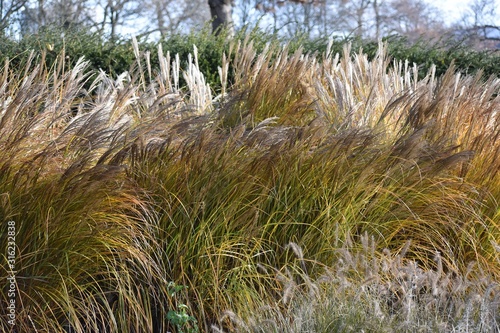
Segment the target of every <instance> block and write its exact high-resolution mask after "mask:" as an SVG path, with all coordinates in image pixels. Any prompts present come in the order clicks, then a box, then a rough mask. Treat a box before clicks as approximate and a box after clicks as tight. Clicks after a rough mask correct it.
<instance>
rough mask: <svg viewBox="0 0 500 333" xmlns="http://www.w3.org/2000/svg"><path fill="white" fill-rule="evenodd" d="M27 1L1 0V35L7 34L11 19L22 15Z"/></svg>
mask: <svg viewBox="0 0 500 333" xmlns="http://www.w3.org/2000/svg"><path fill="white" fill-rule="evenodd" d="M26 3H27V0H0V35H3V34H5V30H6V29H7V27H8V26H9V24H10V22H11V19H12V18H13V17H14V16H15V15H17V14H19V13H20V11H21V10H22V9H23V7H24V5H25V4H26Z"/></svg>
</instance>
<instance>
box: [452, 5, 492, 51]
mask: <svg viewBox="0 0 500 333" xmlns="http://www.w3.org/2000/svg"><path fill="white" fill-rule="evenodd" d="M497 20H498V11H497V6H496V4H495V1H494V0H475V1H474V2H473V3H472V4H471V5H470V6H469V9H468V11H467V12H466V13H465V14H464V16H463V17H462V21H461V23H459V24H458V25H457V26H456V27H455V28H456V33H457V35H458V36H459V37H460V38H464V39H466V40H467V41H468V43H469V44H470V45H471V46H473V47H475V48H478V49H491V48H494V49H498V48H499V42H500V26H498V24H497V23H498V21H497Z"/></svg>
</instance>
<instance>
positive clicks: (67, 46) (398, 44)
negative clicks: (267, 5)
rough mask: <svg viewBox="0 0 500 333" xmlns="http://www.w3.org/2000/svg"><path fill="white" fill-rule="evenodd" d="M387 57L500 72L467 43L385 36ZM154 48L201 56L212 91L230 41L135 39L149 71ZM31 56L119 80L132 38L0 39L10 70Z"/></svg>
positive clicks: (49, 35)
mask: <svg viewBox="0 0 500 333" xmlns="http://www.w3.org/2000/svg"><path fill="white" fill-rule="evenodd" d="M248 35H250V38H251V39H252V40H253V43H254V45H255V46H256V49H257V50H260V49H262V48H263V47H264V46H265V45H266V43H269V42H270V43H285V42H289V44H290V47H289V49H290V51H291V52H293V51H295V50H296V49H297V48H299V47H302V48H303V49H304V51H306V52H311V53H315V52H318V53H322V52H324V51H325V49H326V45H327V44H328V38H320V39H315V40H308V39H307V38H304V37H302V36H296V38H294V39H293V40H291V41H286V40H283V39H279V38H278V37H277V36H274V35H270V34H266V33H264V32H262V31H256V30H254V31H241V32H239V33H238V34H237V36H236V37H235V38H236V39H240V40H243V39H244V38H245V37H248ZM384 41H385V42H387V43H388V49H389V54H390V56H391V57H393V58H395V59H400V60H405V59H408V60H409V62H410V63H416V64H418V65H419V69H420V75H421V76H423V75H425V74H426V73H427V72H428V70H429V68H430V66H431V65H432V64H435V65H436V74H437V75H441V74H443V73H444V72H446V70H447V69H448V68H449V66H450V64H451V63H452V62H454V63H455V66H456V68H457V71H460V72H463V73H468V74H474V73H476V72H478V71H479V70H482V71H483V72H484V76H485V77H489V76H492V75H493V76H498V74H499V73H500V52H498V51H481V52H480V51H474V50H471V49H470V48H468V47H467V46H466V45H465V44H463V43H460V42H456V41H451V42H449V41H448V42H440V43H431V42H428V41H424V40H421V41H418V42H417V43H409V42H408V41H407V40H406V39H404V38H402V37H398V36H391V37H387V38H385V40H384ZM346 42H350V43H351V44H352V48H351V50H352V51H353V52H357V51H358V50H359V49H363V51H364V52H365V53H366V54H367V55H368V56H369V57H370V58H372V57H374V56H375V54H376V52H377V48H378V43H377V42H374V41H363V40H360V39H355V38H351V39H346V38H336V39H335V40H334V43H333V46H332V48H333V51H334V52H339V53H342V48H343V46H344V45H345V43H346ZM158 43H161V44H162V46H163V50H164V52H167V51H169V52H170V53H171V54H177V53H178V54H179V56H180V59H181V61H182V64H181V66H183V65H185V64H186V62H187V57H188V54H189V53H192V52H193V45H196V46H197V48H198V51H199V65H200V68H201V70H202V72H203V73H204V74H205V75H206V78H207V80H208V82H209V83H210V84H211V85H212V87H217V86H218V71H217V67H218V66H220V59H221V58H222V54H223V53H226V54H227V53H228V52H229V44H230V43H229V42H228V38H227V36H226V35H225V34H221V35H219V36H214V35H212V34H211V33H210V29H209V27H208V26H207V27H205V28H204V29H202V30H201V31H199V32H193V33H189V34H178V35H172V36H169V37H168V38H166V39H164V40H161V41H159V42H147V41H141V40H139V46H140V49H141V51H144V52H146V51H148V52H150V53H151V61H152V62H151V65H152V67H153V70H157V69H158V66H159V65H158V62H157V52H158ZM30 51H34V52H35V55H36V56H37V57H41V56H42V53H45V57H46V60H45V61H46V64H47V66H48V67H51V66H52V65H53V64H54V62H55V59H56V56H57V55H58V54H61V53H62V52H64V53H65V54H66V56H67V57H66V58H67V59H68V62H67V65H68V66H71V65H72V64H74V63H75V62H76V61H77V60H78V59H79V58H80V57H82V56H83V57H85V58H86V59H87V60H88V61H89V62H90V69H91V70H93V71H97V70H104V71H105V72H107V73H110V74H111V75H112V76H116V75H119V74H121V73H123V72H124V71H127V70H129V69H130V67H131V66H132V65H133V64H134V61H135V56H134V52H133V47H132V42H131V40H130V39H123V38H122V39H117V40H114V41H110V40H107V39H106V38H104V37H103V36H101V35H99V34H97V33H93V32H90V31H88V30H81V29H80V30H77V29H75V30H64V31H63V30H61V29H58V28H54V27H52V28H46V29H43V30H41V31H40V32H39V33H37V34H34V35H28V36H25V37H23V38H22V39H20V40H13V39H10V38H8V37H5V36H4V37H0V61H1V62H2V63H3V62H4V61H5V59H6V58H9V59H10V63H11V66H14V68H16V66H17V68H24V66H23V64H24V63H25V62H26V60H27V59H28V56H29V54H30Z"/></svg>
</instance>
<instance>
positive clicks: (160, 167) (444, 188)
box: [0, 38, 500, 332]
mask: <svg viewBox="0 0 500 333" xmlns="http://www.w3.org/2000/svg"><path fill="white" fill-rule="evenodd" d="M177 42H179V43H180V41H177ZM262 42H263V40H257V41H256V42H255V43H252V39H250V38H247V39H243V41H239V43H238V40H236V41H235V42H234V44H230V43H228V44H224V43H226V42H224V43H222V42H221V44H218V45H219V46H218V48H217V50H218V51H217V52H220V51H221V50H222V49H224V48H225V47H228V49H227V50H228V53H227V54H226V58H225V60H224V61H223V60H221V61H220V62H219V64H220V65H221V71H220V72H218V73H219V75H220V78H219V83H218V84H220V86H221V91H220V93H219V92H218V91H215V94H216V96H215V97H214V96H213V94H214V90H213V89H211V85H210V84H209V82H208V81H207V80H206V77H205V75H204V74H203V71H202V69H201V66H202V64H204V63H203V61H200V60H201V59H202V58H203V57H204V54H203V53H202V52H201V50H207V49H208V48H209V47H210V45H212V44H210V43H207V44H206V45H205V46H202V47H201V48H193V49H192V53H191V54H192V56H191V57H188V59H187V61H186V60H185V59H184V60H183V61H185V62H184V65H183V66H182V67H183V68H182V69H181V66H180V61H181V60H180V57H179V58H177V57H175V56H173V55H172V53H170V54H168V53H167V52H166V50H165V52H164V49H163V46H162V48H159V49H158V51H157V53H156V57H157V59H156V60H155V61H157V62H158V64H159V65H158V68H154V64H153V61H152V56H151V53H148V52H147V50H141V46H140V44H139V43H137V42H132V43H131V50H130V51H129V52H130V53H131V54H134V55H135V57H136V60H135V62H134V63H132V64H131V65H130V71H129V72H128V73H125V74H122V75H118V76H117V77H112V76H109V75H108V74H106V73H105V72H96V71H92V70H89V69H88V68H89V67H88V66H89V65H90V64H89V63H86V62H83V61H79V62H76V63H75V64H74V65H73V66H64V65H62V64H64V63H66V59H65V56H66V54H67V52H66V51H64V52H63V53H61V55H60V56H59V57H57V58H56V60H55V61H54V63H53V64H51V65H48V64H47V63H46V62H45V60H44V59H43V58H40V57H39V58H37V57H36V55H34V56H33V57H34V58H29V57H28V58H26V59H25V60H23V62H21V63H22V64H24V65H23V67H19V66H17V65H12V64H11V63H10V61H5V62H4V65H3V67H2V69H1V71H0V154H1V156H0V161H1V162H0V195H1V200H0V219H1V221H0V222H1V223H2V224H1V225H0V228H1V229H0V232H1V234H2V235H5V234H6V230H8V229H7V228H8V221H15V222H16V228H17V235H16V241H18V243H17V251H18V252H17V259H16V262H17V264H16V265H17V266H18V269H17V271H18V272H17V278H18V294H17V295H18V296H17V297H18V298H17V299H18V300H19V302H18V303H17V305H18V307H17V310H16V311H17V318H16V320H17V324H18V327H19V330H20V331H27V332H29V331H37V330H38V331H50V332H63V331H68V330H72V331H76V332H87V331H97V330H104V331H106V332H165V331H174V332H175V331H177V332H180V331H188V332H189V331H192V330H196V329H198V330H200V331H204V332H208V331H211V330H224V331H229V330H232V331H237V330H240V331H242V330H246V328H245V327H249V328H252V329H253V328H255V330H257V331H258V330H261V331H262V330H264V331H265V330H266V327H267V326H265V325H268V324H273V322H272V320H274V324H276V325H277V327H278V331H294V330H295V331H300V330H301V327H302V326H300V325H299V324H300V323H299V322H298V321H293V320H292V319H294V318H304V319H305V320H307V323H306V324H304V325H306V326H304V327H308V329H309V328H310V327H312V328H311V329H313V328H314V330H316V331H328V330H329V329H330V328H332V327H333V329H335V328H336V329H338V330H344V329H346V330H348V329H349V327H345V326H342V325H343V323H344V321H343V319H344V318H347V320H346V321H345V322H346V323H347V324H349V325H353V326H352V327H351V328H352V330H353V331H359V330H362V329H366V330H375V331H376V330H379V329H382V328H383V327H387V328H388V329H394V330H396V329H397V330H401V329H406V330H407V331H412V330H414V329H427V330H435V331H439V330H441V328H442V327H444V326H442V325H445V324H446V325H449V326H446V329H447V328H448V327H458V328H457V329H459V328H460V327H465V331H467V330H469V331H481V330H483V331H488V330H490V329H497V328H498V324H497V322H496V320H497V318H498V315H497V313H496V312H495V311H496V309H497V308H498V293H497V288H498V284H497V281H498V278H499V276H500V266H499V258H500V253H499V249H500V247H499V245H498V244H499V243H500V232H499V230H500V229H499V223H500V211H499V208H498V207H499V205H498V202H499V201H500V175H499V174H498V170H499V169H500V164H499V163H500V157H499V156H500V137H499V136H500V113H499V112H498V110H499V101H500V100H499V98H500V97H499V96H498V90H499V88H500V82H499V80H498V79H496V78H484V77H482V76H480V75H475V76H470V75H459V74H457V73H456V72H455V68H454V67H451V68H449V69H448V70H447V72H446V73H445V74H444V75H442V76H437V75H436V70H435V69H434V68H431V69H430V70H429V72H428V73H426V75H425V76H423V77H421V75H420V70H419V68H417V67H416V66H415V67H412V66H409V65H408V64H405V63H404V62H403V61H394V60H393V59H391V58H390V57H389V56H388V49H389V50H390V47H388V46H384V45H382V44H380V45H379V46H378V49H377V53H376V54H375V55H374V56H372V57H369V56H368V55H367V54H365V53H362V52H358V51H353V46H352V45H349V44H346V45H344V47H343V49H342V51H341V53H337V52H336V50H335V45H336V44H335V42H334V41H331V43H329V44H327V45H325V46H324V51H322V52H318V53H316V54H315V55H312V54H310V53H309V54H304V53H303V51H304V50H303V49H301V48H300V47H295V46H294V45H291V46H285V47H282V46H281V45H279V44H278V43H276V44H273V43H271V44H269V45H265V43H262ZM254 45H255V46H254ZM261 47H262V48H261ZM217 52H216V53H217ZM218 54H219V56H221V54H220V53H218ZM214 56H215V55H214ZM45 59H47V58H45ZM204 66H205V65H204ZM206 66H207V67H210V66H212V65H211V64H210V63H207V64H206ZM229 74H231V82H230V83H231V84H230V85H225V83H224V82H227V77H229ZM181 77H182V78H183V79H184V82H185V85H184V86H183V85H180V84H179V82H180V81H179V80H180V78H181ZM223 87H225V88H223ZM6 243H7V239H6V238H5V237H3V238H1V239H0V248H2V249H5V248H6V247H7V244H6ZM410 245H411V246H410ZM306 258H307V259H306ZM471 263H474V264H471ZM0 271H1V272H2V276H3V275H5V274H7V273H8V267H7V265H6V264H5V260H2V264H1V266H0ZM413 278H415V279H416V280H412V279H413ZM167 281H175V284H173V283H170V284H169V283H168V282H167ZM321 281H325V284H322V282H321ZM450 281H451V282H450ZM410 282H411V283H413V282H415V283H416V284H415V288H413V286H410V284H409V283H410ZM181 286H182V287H181ZM184 286H186V287H184ZM409 286H410V287H409ZM464 286H466V287H464ZM358 288H359V289H360V291H357V290H358ZM405 288H406V289H405ZM412 288H413V289H412ZM410 290H411V291H410ZM416 291H418V293H417V294H415V293H413V292H416ZM0 293H2V297H1V299H2V302H5V301H4V300H7V299H8V297H7V296H6V290H5V289H2V291H1V292H0ZM412 293H413V294H412ZM436 293H437V294H436ZM430 295H432V296H433V297H434V296H437V299H434V301H433V299H431V298H430ZM410 296H411V297H410ZM357 300H359V301H360V302H359V304H358V303H356V302H354V304H353V301H357ZM408 300H410V301H411V302H409V303H408V302H407V303H404V301H408ZM414 301H415V302H414ZM412 302H414V303H412ZM410 303H411V304H412V307H410V306H408V304H410ZM320 304H324V307H322V306H320ZM376 304H379V306H380V309H379V310H380V313H381V315H380V316H379V317H377V318H373V321H372V320H370V319H371V318H370V317H368V316H367V315H366V311H367V310H370V311H372V310H373V311H376V310H377V307H376ZM413 305H414V306H415V307H413ZM483 305H484V306H483ZM464 307H465V308H464ZM265 308H267V309H269V308H270V309H271V311H270V313H271V316H272V317H271V318H268V317H266V316H267V315H268V314H266V313H264V314H263V313H262V310H263V309H265ZM424 308H430V309H431V310H432V311H430V313H428V314H426V313H425V312H424V310H423V309H424ZM0 309H1V310H0V311H6V306H5V303H2V306H1V307H0ZM332 309H338V310H336V311H333V312H331V311H332ZM408 309H410V310H411V311H410V310H408ZM229 310H230V311H232V312H227V311H229ZM414 310H415V311H414ZM225 311H226V312H225ZM297 311H298V312H297ZM377 311H378V310H377ZM299 312H300V316H296V314H297V313H299ZM231 313H234V315H232V314H231ZM329 313H331V315H329ZM224 314H226V315H225V316H224ZM413 314H415V316H414V315H413ZM221 316H222V318H221ZM280 316H282V317H280ZM343 316H345V317H343ZM4 318H6V316H5V315H4V313H3V312H2V316H1V320H2V321H1V322H0V325H1V327H2V330H3V331H8V330H9V329H10V326H9V324H8V323H7V322H6V320H5V319H4ZM226 319H229V320H226ZM254 323H256V324H255V325H254ZM274 324H273V325H274ZM287 325H288V326H287ZM294 325H299V326H294ZM307 325H309V326H307ZM460 325H462V326H460ZM481 325H482V326H481ZM460 329H461V328H460Z"/></svg>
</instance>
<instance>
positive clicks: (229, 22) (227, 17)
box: [208, 0, 234, 35]
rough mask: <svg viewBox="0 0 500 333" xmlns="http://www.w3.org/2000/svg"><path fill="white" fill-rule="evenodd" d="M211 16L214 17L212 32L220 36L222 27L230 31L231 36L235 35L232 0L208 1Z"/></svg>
mask: <svg viewBox="0 0 500 333" xmlns="http://www.w3.org/2000/svg"><path fill="white" fill-rule="evenodd" d="M208 5H209V6H210V14H211V15H212V30H213V32H214V33H216V34H218V33H219V32H220V29H221V28H222V27H227V28H228V29H229V34H230V35H232V34H233V29H234V27H233V18H232V13H233V7H232V0H208Z"/></svg>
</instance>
